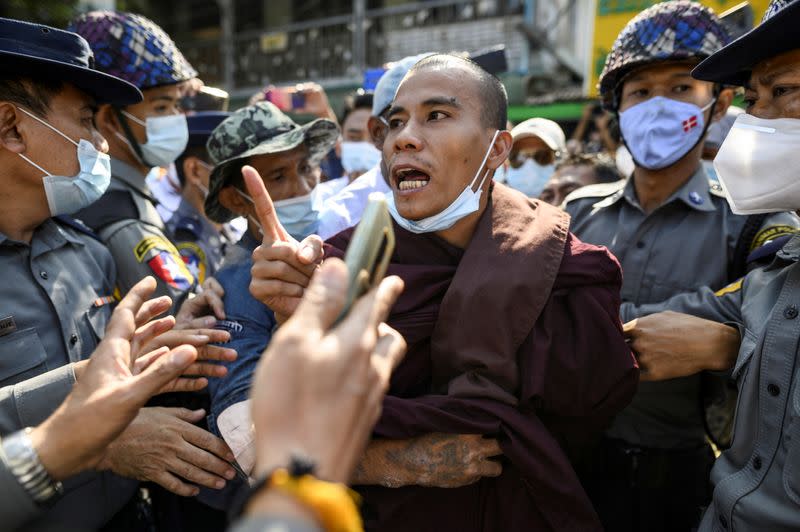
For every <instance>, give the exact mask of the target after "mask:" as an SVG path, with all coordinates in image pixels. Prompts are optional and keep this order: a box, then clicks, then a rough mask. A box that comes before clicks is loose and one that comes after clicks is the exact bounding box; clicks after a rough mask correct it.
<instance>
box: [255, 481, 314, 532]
mask: <svg viewBox="0 0 800 532" xmlns="http://www.w3.org/2000/svg"><path fill="white" fill-rule="evenodd" d="M244 514H245V515H249V516H257V515H269V516H276V515H280V516H283V517H288V518H291V519H296V520H299V521H303V522H304V523H306V524H308V525H313V526H315V527H316V526H318V523H317V519H316V517H315V516H314V512H313V511H312V510H311V508H309V507H307V506H304V505H302V504H301V503H300V502H299V501H298V500H297V499H295V498H294V497H291V496H289V495H287V494H285V493H281V492H278V491H275V490H270V489H268V488H264V489H261V490H260V491H259V492H258V493H256V494H255V495H253V497H252V499H250V502H249V503H248V504H247V506H246V507H245V510H244Z"/></svg>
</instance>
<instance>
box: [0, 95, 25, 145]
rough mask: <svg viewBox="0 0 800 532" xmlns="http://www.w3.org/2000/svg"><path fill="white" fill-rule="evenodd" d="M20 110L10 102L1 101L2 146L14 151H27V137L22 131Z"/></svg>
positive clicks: (0, 126) (0, 128) (0, 127)
mask: <svg viewBox="0 0 800 532" xmlns="http://www.w3.org/2000/svg"><path fill="white" fill-rule="evenodd" d="M20 114H21V113H20V112H19V111H18V110H17V107H16V106H15V105H14V104H12V103H9V102H0V147H2V148H3V149H6V150H8V151H10V152H13V153H23V152H24V151H25V148H26V147H27V146H26V143H25V138H24V136H23V135H22V132H21V131H20V128H19V127H18V126H19V119H20Z"/></svg>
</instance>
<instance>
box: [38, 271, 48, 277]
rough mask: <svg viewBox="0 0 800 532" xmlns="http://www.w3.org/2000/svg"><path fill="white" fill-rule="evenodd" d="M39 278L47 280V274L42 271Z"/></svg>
mask: <svg viewBox="0 0 800 532" xmlns="http://www.w3.org/2000/svg"><path fill="white" fill-rule="evenodd" d="M39 277H41V278H42V279H47V272H46V271H44V270H42V271H40V272H39Z"/></svg>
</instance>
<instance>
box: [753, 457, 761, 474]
mask: <svg viewBox="0 0 800 532" xmlns="http://www.w3.org/2000/svg"><path fill="white" fill-rule="evenodd" d="M753 468H754V469H755V470H756V471H758V470H759V469H761V457H760V456H754V457H753Z"/></svg>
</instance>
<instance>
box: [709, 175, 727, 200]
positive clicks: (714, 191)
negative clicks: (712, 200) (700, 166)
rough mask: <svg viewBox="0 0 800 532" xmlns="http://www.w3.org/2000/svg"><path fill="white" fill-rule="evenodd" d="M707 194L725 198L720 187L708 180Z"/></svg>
mask: <svg viewBox="0 0 800 532" xmlns="http://www.w3.org/2000/svg"><path fill="white" fill-rule="evenodd" d="M708 193H709V194H711V195H712V196H716V197H718V198H726V196H725V191H724V190H722V185H720V184H719V183H717V182H716V181H711V180H710V179H709V180H708ZM726 199H727V198H726Z"/></svg>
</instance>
